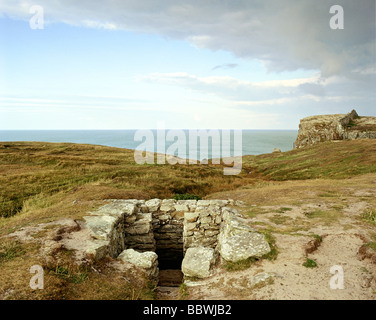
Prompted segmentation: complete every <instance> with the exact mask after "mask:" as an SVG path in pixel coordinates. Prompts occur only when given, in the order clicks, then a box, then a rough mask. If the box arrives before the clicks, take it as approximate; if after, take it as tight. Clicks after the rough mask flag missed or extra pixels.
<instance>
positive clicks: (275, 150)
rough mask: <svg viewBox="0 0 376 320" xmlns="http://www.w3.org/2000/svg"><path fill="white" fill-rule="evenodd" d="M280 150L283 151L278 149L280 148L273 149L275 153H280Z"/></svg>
mask: <svg viewBox="0 0 376 320" xmlns="http://www.w3.org/2000/svg"><path fill="white" fill-rule="evenodd" d="M279 152H282V151H281V149H278V148H274V149H273V153H279Z"/></svg>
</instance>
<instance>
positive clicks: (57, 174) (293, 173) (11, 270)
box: [0, 140, 376, 299]
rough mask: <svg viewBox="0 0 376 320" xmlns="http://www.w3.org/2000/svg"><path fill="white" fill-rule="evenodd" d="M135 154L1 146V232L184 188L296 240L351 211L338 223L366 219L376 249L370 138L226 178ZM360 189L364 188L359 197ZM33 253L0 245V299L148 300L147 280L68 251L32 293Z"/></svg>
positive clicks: (249, 160) (292, 154)
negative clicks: (227, 203)
mask: <svg viewBox="0 0 376 320" xmlns="http://www.w3.org/2000/svg"><path fill="white" fill-rule="evenodd" d="M133 152H134V151H132V150H126V149H120V148H111V147H104V146H95V145H83V144H71V143H44V142H1V143H0V237H2V236H5V235H7V234H9V233H11V232H14V231H15V230H19V229H20V228H21V227H25V226H34V225H36V224H38V223H45V222H50V221H54V220H57V219H61V218H74V219H80V218H82V217H83V216H84V215H87V212H88V211H90V210H92V209H94V208H96V207H98V206H100V205H101V204H103V203H104V201H103V200H104V199H110V198H118V199H127V198H138V199H150V198H155V197H158V198H172V197H174V196H175V195H176V194H187V193H189V194H192V195H196V196H200V197H202V198H212V199H213V198H217V199H220V198H223V199H227V198H233V199H235V200H243V201H245V202H246V204H247V206H246V208H245V213H244V212H243V214H246V215H248V217H249V218H251V219H254V221H253V222H252V223H253V224H254V225H257V224H259V226H261V227H262V228H263V229H265V231H268V232H272V233H273V234H274V235H276V234H277V235H291V236H293V237H296V235H298V233H299V232H305V233H306V234H309V233H311V232H312V230H313V229H312V228H316V229H314V231H315V230H316V231H315V232H317V230H321V229H320V228H321V226H336V225H338V221H339V220H340V219H344V218H346V217H347V216H348V215H349V214H350V213H351V215H352V216H354V218H355V220H344V222H343V223H342V224H343V225H342V224H341V226H340V227H341V228H343V230H347V229H351V228H353V227H354V226H356V228H363V225H364V226H365V229H364V230H367V232H369V234H370V237H371V238H370V239H371V240H367V241H369V243H370V244H371V245H370V247H372V246H373V245H374V241H375V239H376V238H374V237H376V232H374V223H375V222H374V219H375V217H374V216H375V211H374V208H375V205H376V203H375V201H376V200H375V198H374V197H373V196H372V195H371V191H369V190H372V188H373V187H374V183H375V181H376V180H375V173H376V140H353V141H340V142H324V143H320V144H317V145H314V146H311V147H304V148H301V149H295V150H291V151H289V152H283V153H271V154H263V155H258V156H244V157H243V167H242V168H243V169H242V172H241V173H240V174H239V175H236V176H225V175H223V167H222V166H221V165H212V164H207V165H203V164H197V165H169V164H165V165H157V164H152V165H147V164H145V165H138V164H136V163H135V161H134V158H133V156H134V153H133ZM358 189H362V191H361V192H360V193H359V194H357V190H358ZM367 190H368V191H367ZM355 200H356V201H359V200H361V201H363V202H364V203H367V206H363V204H362V203H361V204H362V206H360V207H359V208H358V209H357V208H355V207H354V210H355V209H356V210H358V211H359V212H360V213H359V214H357V215H356V216H355V215H354V213H353V212H354V211H353V209H351V208H352V207H351V206H354V203H355V202H354V201H355ZM307 203H308V204H310V205H311V204H312V203H318V207H317V208H316V207H310V206H308V207H306V206H305V205H306V204H307ZM271 206H275V208H272V207H271ZM350 209H351V210H350ZM352 216H351V217H352ZM346 219H350V218H349V217H347V218H346ZM351 219H353V218H351ZM353 221H355V222H353ZM354 223H355V224H354ZM262 228H261V229H262ZM341 230H342V229H341ZM43 232H44V231H43ZM37 236H41V237H43V234H42V233H41V234H40V235H39V234H37ZM299 236H302V234H300V233H299ZM372 237H373V238H372ZM277 246H278V243H277ZM39 250H40V248H39V246H38V245H37V244H35V243H30V244H28V243H18V242H9V241H5V242H4V241H3V240H1V241H0V265H1V268H2V270H4V271H3V277H2V282H1V283H0V297H1V295H3V296H5V297H9V298H11V299H123V298H125V299H148V298H150V297H153V296H152V295H153V289H150V288H148V286H147V284H141V285H140V284H133V283H128V282H127V281H125V280H124V279H123V280H121V279H118V280H116V281H113V280H114V279H112V278H111V272H112V271H111V270H107V269H106V265H105V264H102V265H101V266H99V268H100V269H101V270H102V272H100V273H99V274H98V273H96V272H94V271H92V270H96V269H98V266H94V267H93V268H94V269H93V268H91V267H90V268H89V269H87V270H86V269H85V270H84V269H82V270H81V269H77V268H76V267H74V266H72V265H71V264H70V262H69V261H70V260H69V254H70V253H69V252H66V255H67V263H66V264H64V265H53V266H46V270H47V273H46V281H48V284H49V288H50V289H48V290H44V291H41V292H35V291H30V288H29V287H28V281H29V279H30V273H29V270H28V268H29V266H30V265H33V264H41V263H42V262H40V261H39V260H38V259H39V258H38V252H39ZM299 265H301V263H300V264H299ZM25 266H28V267H27V268H26V267H25ZM104 274H108V276H106V277H103V275H104ZM130 278H135V277H134V276H131V277H130ZM17 279H19V280H17ZM137 288H138V289H137Z"/></svg>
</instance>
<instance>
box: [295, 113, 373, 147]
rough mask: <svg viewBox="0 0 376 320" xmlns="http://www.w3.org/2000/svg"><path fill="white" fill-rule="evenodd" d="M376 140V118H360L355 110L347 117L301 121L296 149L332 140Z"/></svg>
mask: <svg viewBox="0 0 376 320" xmlns="http://www.w3.org/2000/svg"><path fill="white" fill-rule="evenodd" d="M364 138H369V139H375V138H376V117H359V116H358V114H357V112H356V111H355V110H352V111H351V112H350V113H348V114H347V115H344V114H333V115H321V116H311V117H307V118H304V119H302V120H300V124H299V132H298V136H297V138H296V141H295V143H294V148H301V147H304V146H306V145H313V144H316V143H318V142H323V141H331V140H354V139H364Z"/></svg>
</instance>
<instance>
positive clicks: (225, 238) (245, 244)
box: [218, 211, 270, 262]
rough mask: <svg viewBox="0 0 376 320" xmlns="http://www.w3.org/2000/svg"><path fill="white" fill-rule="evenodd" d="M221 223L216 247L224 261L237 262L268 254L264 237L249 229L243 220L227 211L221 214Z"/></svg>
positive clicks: (268, 249) (268, 248)
mask: <svg viewBox="0 0 376 320" xmlns="http://www.w3.org/2000/svg"><path fill="white" fill-rule="evenodd" d="M223 221H224V222H223V223H222V227H221V233H220V235H219V238H218V247H219V252H220V255H221V257H222V258H223V259H225V260H226V261H231V262H237V261H241V260H245V259H248V258H250V257H261V256H263V255H264V254H267V253H268V252H270V246H269V244H268V242H267V241H266V239H265V236H264V235H263V234H261V233H258V232H256V230H254V229H253V228H251V227H250V226H249V225H248V224H247V222H246V220H245V219H243V218H240V217H237V216H235V215H233V214H231V212H230V211H227V212H226V213H224V214H223Z"/></svg>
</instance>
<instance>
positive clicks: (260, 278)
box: [252, 272, 274, 286]
mask: <svg viewBox="0 0 376 320" xmlns="http://www.w3.org/2000/svg"><path fill="white" fill-rule="evenodd" d="M272 277H274V274H271V273H267V272H261V273H258V274H256V275H255V276H254V277H253V279H252V284H253V285H254V286H255V285H257V284H259V283H261V282H264V281H266V280H267V279H269V278H272Z"/></svg>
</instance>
